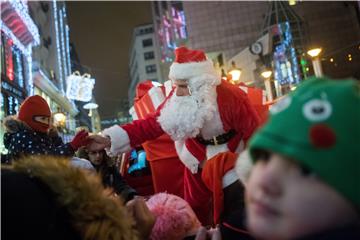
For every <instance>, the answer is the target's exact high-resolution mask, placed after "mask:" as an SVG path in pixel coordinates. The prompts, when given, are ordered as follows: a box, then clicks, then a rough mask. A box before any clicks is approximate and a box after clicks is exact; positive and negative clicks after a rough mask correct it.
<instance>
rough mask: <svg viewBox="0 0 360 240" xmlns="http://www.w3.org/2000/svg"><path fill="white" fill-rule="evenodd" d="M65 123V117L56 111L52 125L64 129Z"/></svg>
mask: <svg viewBox="0 0 360 240" xmlns="http://www.w3.org/2000/svg"><path fill="white" fill-rule="evenodd" d="M65 122H66V115H65V114H64V113H63V112H61V111H60V109H58V111H57V112H56V113H54V125H55V126H57V127H60V128H62V127H64V126H65Z"/></svg>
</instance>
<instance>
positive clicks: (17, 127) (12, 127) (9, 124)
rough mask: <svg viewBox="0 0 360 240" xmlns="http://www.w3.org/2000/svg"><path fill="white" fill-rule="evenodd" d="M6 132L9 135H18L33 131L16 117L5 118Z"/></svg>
mask: <svg viewBox="0 0 360 240" xmlns="http://www.w3.org/2000/svg"><path fill="white" fill-rule="evenodd" d="M3 124H4V127H5V131H6V132H8V133H16V132H19V131H22V130H31V128H30V127H28V126H27V125H26V124H25V123H24V122H22V121H20V120H19V119H17V117H16V116H15V115H12V116H7V117H6V118H4V123H3Z"/></svg>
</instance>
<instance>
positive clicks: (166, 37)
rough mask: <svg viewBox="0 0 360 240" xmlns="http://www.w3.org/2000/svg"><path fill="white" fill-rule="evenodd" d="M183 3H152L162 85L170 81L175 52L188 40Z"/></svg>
mask: <svg viewBox="0 0 360 240" xmlns="http://www.w3.org/2000/svg"><path fill="white" fill-rule="evenodd" d="M183 4H185V2H184V3H183V2H182V1H152V2H151V8H152V15H153V24H154V33H155V42H154V44H155V49H156V52H155V54H156V58H157V59H159V63H158V64H159V71H160V79H159V80H160V81H159V82H160V83H164V82H165V81H167V80H168V75H169V67H170V65H171V63H172V62H173V61H174V50H175V49H176V48H177V47H179V46H181V45H183V44H186V42H187V38H188V32H187V25H186V23H187V22H186V21H185V20H186V19H185V14H184V9H183Z"/></svg>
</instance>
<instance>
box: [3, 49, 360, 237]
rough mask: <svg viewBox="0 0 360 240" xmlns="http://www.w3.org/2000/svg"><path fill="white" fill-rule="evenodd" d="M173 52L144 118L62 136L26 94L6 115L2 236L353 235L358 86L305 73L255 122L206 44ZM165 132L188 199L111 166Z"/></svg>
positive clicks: (359, 198) (358, 209) (358, 226)
mask: <svg viewBox="0 0 360 240" xmlns="http://www.w3.org/2000/svg"><path fill="white" fill-rule="evenodd" d="M175 56H176V59H175V61H174V63H173V64H172V65H171V67H170V73H169V79H170V80H171V81H172V82H173V84H174V87H173V90H172V91H171V92H170V94H169V95H168V97H167V98H166V99H165V100H164V102H163V103H162V104H161V105H160V106H159V107H158V108H157V110H156V111H155V112H154V113H152V114H149V115H148V116H147V117H146V118H144V119H141V120H135V121H133V122H131V123H128V124H125V125H121V126H119V125H115V126H112V127H110V128H107V129H104V130H103V131H102V133H101V134H89V133H88V132H87V131H84V130H82V131H79V132H78V133H77V134H76V135H75V137H74V138H73V140H72V141H71V142H69V143H63V141H62V140H61V138H60V137H59V136H58V134H57V132H56V130H55V129H54V128H53V127H51V125H52V124H51V111H50V108H49V106H48V104H47V103H46V101H45V100H44V99H43V98H41V97H40V96H31V97H28V98H27V99H26V100H25V101H24V102H23V103H22V105H21V107H20V109H19V112H18V114H17V115H16V116H11V117H8V118H7V119H5V120H4V125H5V127H6V133H5V135H4V143H5V146H6V148H7V149H8V156H7V162H6V164H2V167H1V180H2V181H1V185H2V190H1V191H2V211H3V212H2V218H3V219H2V233H1V234H2V237H4V239H20V238H31V239H32V238H34V239H35V238H36V239H154V240H155V239H158V240H167V239H169V240H170V239H171V240H181V239H188V240H189V239H195V240H205V239H213V240H219V239H225V240H227V239H229V240H231V239H240V240H241V239H275V240H277V239H279V240H281V239H304V240H307V239H360V150H359V147H358V146H359V143H360V124H359V123H360V86H359V83H358V82H356V81H355V80H352V79H344V80H334V79H328V78H325V77H323V78H310V79H306V80H304V81H303V83H301V84H300V85H299V86H298V87H297V89H296V90H295V91H293V92H291V93H289V94H288V95H287V96H285V97H283V98H282V99H281V100H280V101H278V102H277V103H276V104H275V105H273V106H272V107H271V109H270V111H269V116H268V119H267V121H266V122H265V123H264V124H263V125H262V126H260V119H259V116H258V113H257V112H256V110H255V109H254V107H253V106H252V104H251V102H250V101H249V99H248V97H247V95H246V94H245V93H244V92H243V91H242V90H241V89H240V88H238V87H236V86H234V85H232V84H230V83H227V82H226V81H221V78H220V76H218V74H217V73H216V71H215V69H214V67H213V63H212V62H211V60H209V59H207V58H206V55H205V53H204V52H203V51H200V50H192V49H188V48H186V47H180V48H177V49H176V50H175ZM350 109H351V110H350ZM163 134H168V135H169V136H170V137H171V139H172V140H173V141H174V145H175V148H176V152H177V154H178V156H179V159H180V160H181V161H182V163H183V164H184V166H185V171H184V181H183V182H184V196H183V198H181V197H179V196H175V195H172V194H168V193H156V194H154V195H152V196H139V194H138V193H137V192H136V190H135V189H133V188H132V187H131V186H129V185H128V184H127V183H126V181H124V179H123V178H122V176H121V174H120V172H119V169H118V168H117V167H116V166H115V164H114V161H113V158H114V157H116V156H118V155H119V154H122V153H126V152H129V151H130V150H131V149H134V148H136V147H139V146H140V145H141V144H142V143H144V142H145V141H148V140H153V139H156V138H157V137H159V136H161V135H163ZM169 171H171V169H169Z"/></svg>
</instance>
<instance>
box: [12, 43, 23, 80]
mask: <svg viewBox="0 0 360 240" xmlns="http://www.w3.org/2000/svg"><path fill="white" fill-rule="evenodd" d="M13 53H14V55H15V61H16V70H17V73H16V75H17V81H18V83H19V86H20V87H24V76H23V74H24V73H23V68H22V63H21V55H20V54H21V53H20V51H19V50H18V49H17V47H16V46H13Z"/></svg>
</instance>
